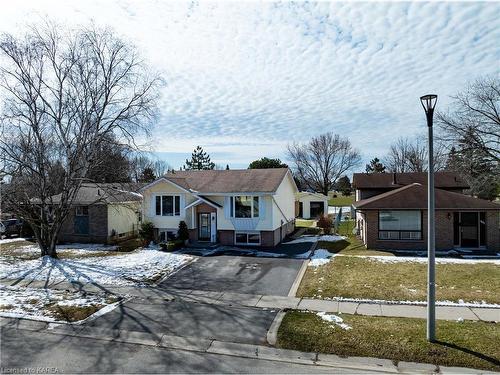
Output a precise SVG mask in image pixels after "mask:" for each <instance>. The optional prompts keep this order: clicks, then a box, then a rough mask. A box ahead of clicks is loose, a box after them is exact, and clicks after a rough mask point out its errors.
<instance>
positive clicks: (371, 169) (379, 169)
mask: <svg viewBox="0 0 500 375" xmlns="http://www.w3.org/2000/svg"><path fill="white" fill-rule="evenodd" d="M366 173H385V165H384V164H382V162H381V161H380V160H379V158H374V159H372V160H371V161H370V164H366Z"/></svg>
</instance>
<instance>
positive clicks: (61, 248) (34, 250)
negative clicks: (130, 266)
mask: <svg viewBox="0 0 500 375" xmlns="http://www.w3.org/2000/svg"><path fill="white" fill-rule="evenodd" d="M15 240H16V241H17V240H18V239H17V238H16V239H15ZM19 240H22V241H24V239H23V238H21V239H19ZM2 241H5V240H2ZM12 242H15V241H12ZM2 243H5V242H2ZM118 247H119V246H115V245H102V244H88V243H85V244H83V243H71V244H64V245H57V246H56V251H57V252H58V253H59V254H64V253H69V252H71V253H79V252H81V253H82V254H84V253H85V252H89V251H104V252H107V251H115V250H117V249H118ZM15 250H16V251H17V252H20V253H24V254H26V255H28V254H40V247H39V246H38V244H36V243H33V244H31V245H21V246H19V247H16V249H15Z"/></svg>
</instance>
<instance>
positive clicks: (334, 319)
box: [316, 312, 352, 331]
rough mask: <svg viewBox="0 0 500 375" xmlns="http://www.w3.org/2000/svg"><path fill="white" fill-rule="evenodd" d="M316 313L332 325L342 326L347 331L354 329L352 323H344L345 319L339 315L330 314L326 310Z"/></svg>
mask: <svg viewBox="0 0 500 375" xmlns="http://www.w3.org/2000/svg"><path fill="white" fill-rule="evenodd" d="M316 315H317V316H319V317H320V318H321V319H323V320H324V321H327V322H328V323H330V324H331V325H332V326H337V327H340V328H342V329H344V330H346V331H348V330H350V329H352V327H351V326H350V325H348V324H346V323H344V319H342V318H341V317H340V316H338V315H335V314H328V313H326V312H319V313H316Z"/></svg>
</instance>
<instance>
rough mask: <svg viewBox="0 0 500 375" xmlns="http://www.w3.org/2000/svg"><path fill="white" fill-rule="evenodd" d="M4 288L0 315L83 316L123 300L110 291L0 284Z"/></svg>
mask: <svg viewBox="0 0 500 375" xmlns="http://www.w3.org/2000/svg"><path fill="white" fill-rule="evenodd" d="M0 291H1V293H2V299H1V301H0V316H5V317H11V318H25V319H26V318H28V319H37V320H43V321H49V322H53V321H64V322H76V321H79V320H83V319H85V318H88V317H89V316H90V315H92V314H94V313H95V312H97V311H99V310H100V309H102V308H103V307H106V306H109V305H112V304H115V303H116V302H118V301H119V298H118V297H116V296H114V295H110V294H105V295H97V294H91V293H80V292H68V291H63V290H50V289H39V288H23V287H8V286H0ZM114 306H115V305H114ZM114 306H111V308H112V307H114Z"/></svg>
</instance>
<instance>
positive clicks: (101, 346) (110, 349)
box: [0, 328, 367, 374]
mask: <svg viewBox="0 0 500 375" xmlns="http://www.w3.org/2000/svg"><path fill="white" fill-rule="evenodd" d="M1 336H2V340H1V350H0V352H1V356H0V361H1V367H2V371H3V372H8V371H9V370H12V369H13V368H17V369H28V368H32V369H33V368H56V369H57V372H58V373H65V372H70V373H288V374H293V373H302V374H303V373H307V374H316V373H318V374H320V373H322V374H332V373H360V372H363V373H366V372H367V371H366V370H356V369H345V368H333V367H319V366H314V365H300V364H292V363H286V362H276V361H269V360H261V359H251V358H242V357H237V356H228V355H221V354H211V353H202V352H193V351H185V350H173V349H166V348H159V347H152V346H144V345H136V344H127V343H119V342H110V341H102V340H95V339H89V338H81V337H69V336H60V335H53V334H50V333H47V332H46V331H43V332H33V331H24V330H16V329H13V328H2V334H1ZM11 373H13V372H12V371H11ZM17 373H25V372H17ZM26 373H28V372H26ZM48 373H50V372H48Z"/></svg>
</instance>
